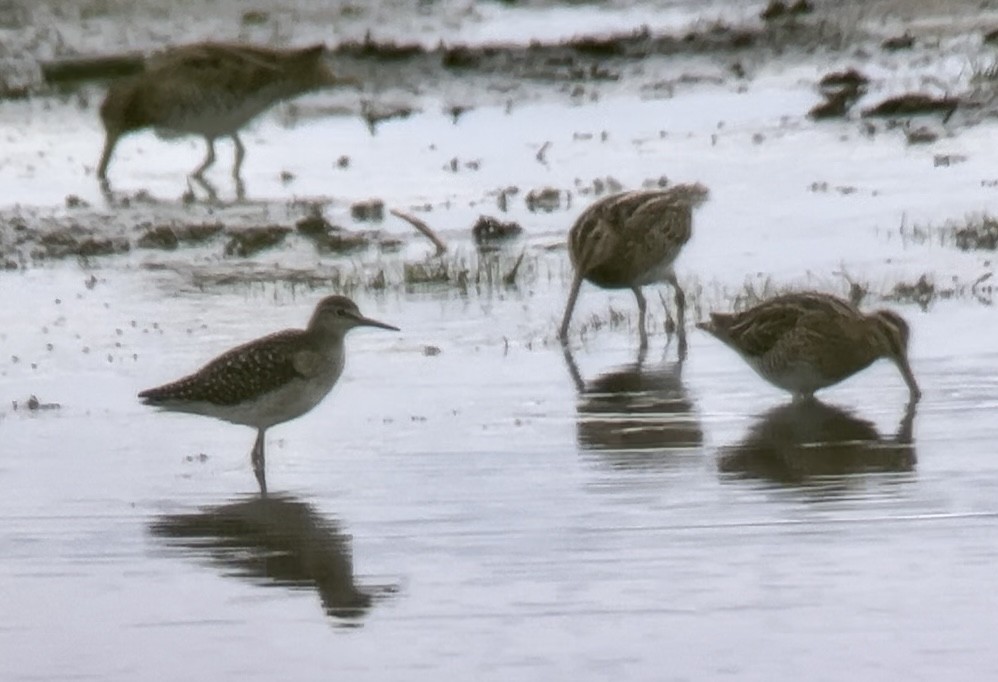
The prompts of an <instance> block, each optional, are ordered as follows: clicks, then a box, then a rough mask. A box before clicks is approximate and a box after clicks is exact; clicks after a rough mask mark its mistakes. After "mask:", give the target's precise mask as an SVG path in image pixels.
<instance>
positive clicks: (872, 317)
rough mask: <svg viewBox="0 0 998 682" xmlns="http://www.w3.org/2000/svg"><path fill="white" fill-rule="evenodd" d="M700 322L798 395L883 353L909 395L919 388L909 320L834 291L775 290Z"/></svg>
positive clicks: (777, 383)
mask: <svg viewBox="0 0 998 682" xmlns="http://www.w3.org/2000/svg"><path fill="white" fill-rule="evenodd" d="M697 327H699V328H700V329H703V330H704V331H707V332H709V333H710V334H712V335H714V336H715V337H717V338H718V339H720V340H721V341H723V342H724V343H725V344H726V345H728V346H730V347H731V348H733V349H734V350H735V351H736V352H737V353H738V354H739V355H740V356H742V359H744V360H745V362H747V363H748V364H749V366H750V367H751V368H752V369H754V370H755V371H756V372H757V373H758V374H759V376H761V377H762V378H763V379H765V380H766V381H768V382H769V383H771V384H773V385H774V386H777V387H779V388H782V389H783V390H785V391H789V392H790V393H792V394H793V395H794V397H795V398H810V397H812V396H813V395H814V392H815V391H817V390H820V389H822V388H826V387H828V386H832V385H833V384H837V383H839V382H840V381H842V380H844V379H847V378H848V377H851V376H852V375H853V374H856V373H857V372H859V371H861V370H863V369H866V368H867V367H869V366H870V365H871V364H873V363H874V361H876V360H878V359H880V358H887V359H889V360H891V361H893V362H894V364H896V365H897V368H898V370H899V371H900V372H901V376H902V377H903V378H904V381H905V383H906V384H907V385H908V392H909V394H910V398H911V401H912V402H914V401H917V400H918V399H919V398H920V397H921V395H922V393H921V391H920V390H919V389H918V384H917V383H916V382H915V376H914V374H912V371H911V365H910V364H909V363H908V338H909V335H910V332H909V329H908V323H907V322H905V321H904V318H902V317H901V316H900V315H898V314H897V313H895V312H892V311H890V310H878V311H876V312H873V313H870V314H869V315H866V314H864V313H862V312H861V311H860V310H859V309H858V308H856V307H855V306H854V305H852V304H851V303H848V302H846V301H843V300H842V299H840V298H836V297H835V296H829V295H828V294H820V293H814V292H805V293H796V294H784V295H782V296H776V297H775V298H771V299H770V300H768V301H764V302H763V303H760V304H759V305H757V306H755V307H754V308H750V309H748V310H745V311H743V312H740V313H711V315H710V322H703V323H700V324H698V325H697Z"/></svg>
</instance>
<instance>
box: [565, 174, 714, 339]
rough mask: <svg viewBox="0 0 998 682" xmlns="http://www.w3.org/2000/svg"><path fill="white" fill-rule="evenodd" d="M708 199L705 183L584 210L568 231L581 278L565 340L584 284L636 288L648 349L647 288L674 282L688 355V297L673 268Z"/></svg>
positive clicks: (640, 193)
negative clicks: (698, 210) (697, 211)
mask: <svg viewBox="0 0 998 682" xmlns="http://www.w3.org/2000/svg"><path fill="white" fill-rule="evenodd" d="M706 200H707V188H706V187H704V186H703V185H701V184H699V183H697V184H691V185H676V186H675V187H671V188H668V189H655V190H636V191H633V192H621V193H619V194H612V195H610V196H608V197H604V198H602V199H600V200H599V201H597V202H596V203H594V204H593V205H592V206H590V207H589V208H587V209H586V210H585V211H583V212H582V215H580V216H579V217H578V219H577V220H576V221H575V224H574V225H572V229H571V230H570V231H569V233H568V252H569V255H570V256H571V258H572V266H573V267H574V268H575V278H574V279H573V280H572V289H571V292H570V293H569V295H568V304H567V305H566V307H565V317H564V318H563V319H562V322H561V331H560V333H559V335H558V336H559V338H560V339H561V341H562V343H565V341H566V340H567V339H568V323H569V322H570V321H571V319H572V311H573V310H574V309H575V301H576V299H577V298H578V296H579V287H581V286H582V280H588V281H590V282H592V283H593V284H595V285H596V286H598V287H602V288H604V289H630V290H631V291H633V292H634V296H635V298H637V300H638V332H639V334H640V337H641V347H642V348H645V347H646V346H647V345H648V335H647V332H646V331H645V309H646V307H647V305H646V302H645V297H644V294H642V293H641V287H642V286H644V285H646V284H654V283H656V282H668V283H669V284H671V285H672V288H673V289H674V290H675V292H676V312H677V315H678V317H679V352H680V354H681V355H685V353H686V332H685V329H684V318H685V314H686V297H685V296H684V295H683V290H682V289H681V288H680V287H679V282H677V281H676V273H675V272H674V271H673V269H672V264H673V262H674V261H675V260H676V256H678V255H679V251H680V250H681V249H682V248H683V245H684V244H686V242H688V241H689V239H690V235H691V234H692V228H693V209H695V208H697V207H698V206H700V205H701V204H702V203H703V202H704V201H706Z"/></svg>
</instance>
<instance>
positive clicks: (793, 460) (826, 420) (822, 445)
mask: <svg viewBox="0 0 998 682" xmlns="http://www.w3.org/2000/svg"><path fill="white" fill-rule="evenodd" d="M914 421H915V403H913V402H912V403H909V404H908V406H907V408H906V410H905V414H904V416H903V417H902V419H901V423H900V425H899V426H898V430H897V433H896V434H894V435H893V436H887V437H884V436H881V435H880V433H879V432H878V431H877V428H876V426H874V425H873V424H872V423H870V422H869V421H866V420H865V419H860V418H858V417H856V416H854V415H852V414H851V413H850V412H848V411H846V410H843V409H840V408H838V407H833V406H831V405H826V404H825V403H822V402H821V401H819V400H817V399H813V398H812V399H809V400H801V401H794V402H792V403H788V404H785V405H780V406H779V407H776V408H773V409H771V410H769V411H768V412H765V413H764V414H762V415H761V416H760V417H759V418H758V419H757V421H756V423H755V424H754V425H753V426H752V428H751V429H750V431H749V433H748V435H747V436H746V437H745V439H744V440H742V442H741V443H739V444H738V445H734V446H730V447H728V448H725V449H724V450H723V451H722V454H721V456H720V459H719V461H718V469H719V470H720V471H721V472H722V473H724V474H731V475H733V476H735V477H738V478H761V479H766V480H769V481H773V482H776V483H780V484H784V485H808V484H817V483H819V482H825V483H827V482H828V480H829V478H836V477H837V479H838V481H839V482H845V480H846V479H844V478H843V477H848V476H850V475H856V474H874V473H892V472H893V473H904V472H911V471H914V469H915V462H916V456H915V447H914V442H913V438H912V430H913V425H914Z"/></svg>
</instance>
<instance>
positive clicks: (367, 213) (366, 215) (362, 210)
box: [350, 199, 385, 223]
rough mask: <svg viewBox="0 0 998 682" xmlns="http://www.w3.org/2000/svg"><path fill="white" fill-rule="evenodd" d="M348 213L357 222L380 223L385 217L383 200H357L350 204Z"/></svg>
mask: <svg viewBox="0 0 998 682" xmlns="http://www.w3.org/2000/svg"><path fill="white" fill-rule="evenodd" d="M350 215H351V216H352V217H353V219H354V220H356V221H357V222H361V223H364V222H377V223H380V222H381V221H382V220H384V218H385V202H383V201H382V200H381V199H370V200H368V201H358V202H357V203H355V204H352V205H351V206H350Z"/></svg>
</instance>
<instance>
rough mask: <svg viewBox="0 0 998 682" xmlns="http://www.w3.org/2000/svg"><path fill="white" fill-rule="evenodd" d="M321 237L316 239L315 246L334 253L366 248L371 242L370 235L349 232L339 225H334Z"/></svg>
mask: <svg viewBox="0 0 998 682" xmlns="http://www.w3.org/2000/svg"><path fill="white" fill-rule="evenodd" d="M334 228H335V229H334V230H333V231H332V232H330V233H329V234H327V235H326V236H325V237H324V238H323V239H321V240H316V246H317V247H319V248H320V249H322V250H323V251H332V252H334V253H346V252H348V251H356V250H357V249H364V248H367V246H368V245H370V243H371V237H369V236H368V235H366V234H362V233H356V232H350V231H348V230H344V229H343V228H341V227H335V226H334Z"/></svg>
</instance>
